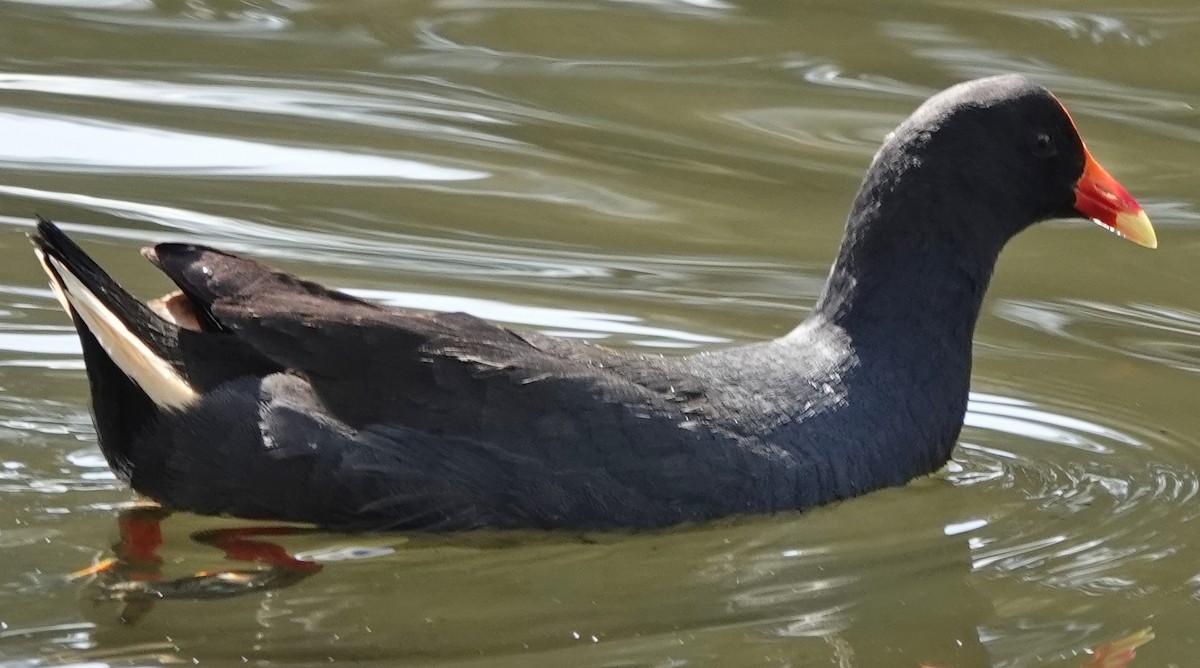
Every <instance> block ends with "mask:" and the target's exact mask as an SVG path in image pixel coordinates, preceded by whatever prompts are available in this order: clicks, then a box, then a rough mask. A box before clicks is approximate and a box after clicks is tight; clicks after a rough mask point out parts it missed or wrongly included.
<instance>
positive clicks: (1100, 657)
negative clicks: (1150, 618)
mask: <svg viewBox="0 0 1200 668" xmlns="http://www.w3.org/2000/svg"><path fill="white" fill-rule="evenodd" d="M1151 640H1154V630H1153V629H1148V628H1146V629H1142V630H1141V631H1135V632H1133V633H1131V634H1129V635H1127V636H1125V637H1123V638H1118V639H1117V640H1114V641H1112V642H1106V643H1104V644H1103V645H1101V646H1099V647H1097V648H1096V649H1094V650H1092V651H1091V652H1090V653H1089V658H1088V660H1087V663H1085V664H1083V668H1126V667H1127V666H1128V665H1129V662H1130V661H1133V659H1134V658H1136V657H1137V648H1139V647H1141V646H1142V645H1145V644H1146V643H1148V642H1150V641H1151ZM921 668H939V667H938V666H931V665H929V664H921Z"/></svg>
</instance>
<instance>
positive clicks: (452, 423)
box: [147, 244, 694, 442]
mask: <svg viewBox="0 0 1200 668" xmlns="http://www.w3.org/2000/svg"><path fill="white" fill-rule="evenodd" d="M147 255H148V257H150V259H151V260H152V261H153V262H154V263H155V264H156V265H158V266H159V267H160V268H161V269H162V270H163V271H164V272H165V273H167V275H168V276H170V277H171V279H172V280H174V281H175V283H176V284H177V285H179V287H180V289H181V290H182V291H183V293H184V294H185V295H187V297H188V298H189V300H190V302H191V303H192V305H193V307H194V309H195V310H196V311H197V320H199V321H200V322H201V323H207V324H204V326H205V327H211V328H216V329H219V330H221V331H223V332H226V333H230V334H233V335H234V336H236V337H237V338H238V339H240V340H241V341H244V342H245V343H247V344H249V345H250V346H251V347H253V348H254V349H256V350H257V351H258V352H260V353H261V354H262V355H264V356H265V357H267V358H269V359H271V360H272V361H274V362H275V363H277V364H279V365H280V366H281V367H283V368H285V369H288V370H290V371H292V372H293V373H297V374H299V375H302V376H304V377H305V378H307V379H308V381H309V382H310V383H311V385H312V386H313V388H314V390H315V391H316V392H317V393H318V395H319V396H320V398H321V400H322V401H323V402H324V404H325V405H326V406H327V407H328V408H329V410H330V411H331V412H332V413H334V414H335V415H336V417H337V418H338V419H340V420H342V421H344V422H346V423H347V424H351V425H367V424H379V423H385V424H403V425H405V426H407V427H410V428H415V429H421V430H425V431H429V432H431V433H440V434H446V435H453V436H465V437H472V438H475V437H487V438H489V440H494V439H497V438H499V439H502V440H513V441H517V440H520V441H528V440H529V439H539V440H542V441H577V442H582V441H594V440H596V439H601V438H610V439H617V438H620V439H621V440H630V439H632V438H634V437H635V435H634V434H633V433H631V430H632V431H636V428H637V425H638V424H639V423H637V420H639V419H641V420H645V419H648V418H650V417H654V418H661V417H663V416H672V417H671V418H670V419H674V417H676V416H678V417H680V418H682V416H683V412H682V407H681V403H680V401H679V397H677V396H675V395H673V394H672V392H671V391H669V390H670V388H674V387H676V386H678V387H679V388H686V387H691V386H693V385H694V382H689V381H688V379H680V380H679V382H673V381H672V379H671V378H668V377H667V376H669V375H671V374H670V373H669V372H668V371H665V370H664V371H663V372H662V373H654V374H647V373H646V372H645V370H644V369H643V370H642V371H641V372H640V374H639V376H641V377H639V378H633V377H630V376H629V375H628V374H623V373H621V372H620V371H619V370H620V369H622V368H628V367H629V365H628V364H624V365H623V364H612V363H611V362H613V361H615V360H622V361H624V357H625V356H623V355H622V354H621V353H618V352H616V351H612V350H608V349H605V348H601V347H598V346H591V345H587V344H583V343H577V344H576V343H565V342H562V341H558V340H555V342H554V345H553V346H539V345H537V342H538V341H539V340H544V339H541V338H540V337H522V336H521V335H518V334H516V333H514V332H512V331H510V330H508V329H505V328H503V327H500V326H497V325H494V324H491V323H488V322H486V321H484V320H481V319H479V318H476V317H474V316H470V315H467V314H463V313H432V314H431V313H417V312H411V311H405V310H400V309H394V308H387V307H382V306H379V305H376V304H372V303H369V302H365V301H362V300H359V299H356V298H354V297H351V296H349V295H346V294H344V293H341V292H337V291H334V290H330V289H328V288H325V287H322V286H320V285H318V284H316V283H311V282H308V281H304V280H301V279H298V278H296V277H294V276H292V275H289V274H285V273H282V272H278V271H275V270H273V269H270V268H268V267H266V266H264V265H262V264H260V263H258V262H255V261H253V260H247V259H245V258H240V257H237V256H235V255H231V254H228V253H224V252H221V251H216V250H212V249H209V248H205V247H201V246H193V245H186V244H160V245H158V246H156V247H155V248H154V249H153V251H150V252H148V253H147ZM648 380H652V381H653V382H648ZM692 398H693V399H694V397H692ZM638 416H641V417H640V418H639V417H638ZM631 420H633V421H634V423H633V424H629V423H630V421H631ZM606 431H612V432H613V433H607V434H606V433H604V432H606ZM616 432H622V433H620V434H618V433H616Z"/></svg>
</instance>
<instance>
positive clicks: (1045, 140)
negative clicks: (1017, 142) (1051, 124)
mask: <svg viewBox="0 0 1200 668" xmlns="http://www.w3.org/2000/svg"><path fill="white" fill-rule="evenodd" d="M1032 148H1033V154H1034V155H1036V156H1037V157H1039V158H1049V157H1050V156H1052V155H1057V154H1058V147H1057V146H1055V145H1054V139H1053V138H1052V137H1051V136H1050V135H1048V134H1046V133H1045V132H1039V133H1037V134H1036V135H1034V136H1033V145H1032Z"/></svg>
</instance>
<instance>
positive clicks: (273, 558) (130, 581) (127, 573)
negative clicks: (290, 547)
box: [72, 506, 323, 624]
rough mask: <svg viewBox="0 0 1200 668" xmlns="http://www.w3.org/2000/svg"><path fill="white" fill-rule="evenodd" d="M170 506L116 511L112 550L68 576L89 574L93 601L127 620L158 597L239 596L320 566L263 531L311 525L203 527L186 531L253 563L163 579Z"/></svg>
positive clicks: (282, 532) (287, 532) (285, 583)
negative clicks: (116, 528) (109, 605)
mask: <svg viewBox="0 0 1200 668" xmlns="http://www.w3.org/2000/svg"><path fill="white" fill-rule="evenodd" d="M168 515H170V511H169V510H166V509H163V508H159V507H157V506H140V507H137V508H131V509H127V510H124V511H122V512H121V515H120V517H119V518H118V526H119V530H120V534H119V538H118V539H117V542H116V543H115V544H114V545H113V552H114V555H115V556H112V557H109V558H107V559H104V560H101V561H99V562H97V563H96V564H95V565H93V566H91V567H89V568H86V569H83V570H81V571H78V572H76V573H74V574H73V575H72V578H73V579H82V578H87V577H95V581H94V582H93V583H91V587H92V588H93V589H94V593H93V594H92V596H91V598H92V600H93V601H94V602H96V603H97V604H100V603H106V602H117V603H119V604H120V605H121V608H120V611H119V618H120V620H121V621H122V622H125V623H127V624H132V623H134V622H136V621H137V620H138V619H140V618H141V617H142V616H143V615H145V614H146V613H148V612H150V611H151V610H152V609H153V608H154V605H155V604H156V603H157V602H158V601H162V600H168V599H183V600H201V599H222V598H230V597H233V596H241V595H243V594H249V593H252V592H258V591H269V590H275V589H283V588H284V587H290V586H292V585H294V584H296V583H297V582H300V581H301V580H304V579H306V578H308V577H309V576H311V575H313V574H315V573H317V572H318V571H320V570H321V568H322V567H323V565H322V564H320V563H317V562H315V561H306V560H303V559H297V558H295V557H293V556H292V555H290V554H288V553H287V551H286V550H285V549H284V548H283V547H282V546H280V545H279V544H277V543H273V542H271V541H269V540H266V538H268V537H282V536H295V535H300V534H309V533H313V532H314V531H315V530H313V529H305V528H299V527H289V526H261V527H260V526H255V527H237V528H230V529H208V530H205V531H197V532H195V533H193V534H192V535H191V538H192V540H194V541H196V542H198V543H202V544H204V545H210V546H212V547H215V548H217V549H220V550H222V551H224V552H225V557H226V559H229V560H231V561H239V562H248V563H251V564H254V566H252V567H248V568H221V569H216V570H204V571H198V572H195V573H191V574H188V575H184V576H182V577H177V578H173V579H167V577H166V576H165V574H164V573H163V568H162V566H163V560H162V557H160V556H159V555H158V549H159V547H161V546H162V543H163V538H162V526H161V522H162V520H163V519H165V518H166V517H167V516H168Z"/></svg>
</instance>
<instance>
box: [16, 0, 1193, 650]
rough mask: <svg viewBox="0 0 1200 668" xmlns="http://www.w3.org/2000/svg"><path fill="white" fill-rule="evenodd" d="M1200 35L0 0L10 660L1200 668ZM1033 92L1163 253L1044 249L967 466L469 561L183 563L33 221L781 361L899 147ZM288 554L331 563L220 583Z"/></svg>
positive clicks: (801, 10)
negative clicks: (1105, 662) (986, 95)
mask: <svg viewBox="0 0 1200 668" xmlns="http://www.w3.org/2000/svg"><path fill="white" fill-rule="evenodd" d="M1198 40H1200V9H1197V8H1196V6H1195V5H1194V3H1190V2H1182V1H1177V2H1170V1H1162V2H1159V1H1154V2H1148V3H1147V2H1142V3H1134V2H1129V1H1128V0H1118V1H1117V2H1115V3H1108V4H1105V5H1088V4H1080V3H1075V2H1060V3H1059V4H1057V5H1048V4H1046V3H1043V2H1033V1H1032V0H1029V1H1025V2H1023V1H1021V0H1003V1H1001V2H986V3H985V2H968V1H966V0H960V1H958V2H954V1H948V2H908V3H903V4H901V3H884V2H861V3H846V2H834V1H832V0H829V1H818V2H806V3H788V2H773V3H768V2H758V3H751V2H732V1H727V0H675V1H671V0H634V1H628V0H626V1H612V2H603V1H599V0H595V1H593V0H571V1H569V2H568V1H566V0H563V1H560V2H550V1H541V0H531V1H520V2H477V1H474V0H441V1H440V2H407V3H397V2H384V1H381V0H276V1H267V0H258V1H254V2H251V1H249V0H246V1H240V0H0V44H3V45H4V46H3V48H0V260H2V261H0V498H2V499H3V502H2V503H0V547H2V548H3V554H4V555H5V559H4V564H3V566H0V662H2V663H4V664H5V665H18V666H19V665H46V664H49V665H60V664H72V665H88V666H93V665H158V664H166V663H184V664H187V663H191V662H193V661H195V662H199V663H201V664H215V665H229V664H240V663H242V662H243V661H245V662H250V663H256V664H260V665H262V664H267V663H271V664H313V665H315V664H325V663H328V661H329V660H330V659H334V660H341V661H358V662H362V663H367V664H375V665H388V666H390V665H397V664H403V665H439V666H467V665H477V666H683V665H728V666H751V665H791V666H816V665H831V666H857V667H870V666H914V667H915V666H917V665H920V664H921V663H923V662H924V663H929V664H931V665H938V666H944V667H946V668H949V667H952V666H954V667H964V668H965V667H968V666H1013V667H1016V666H1040V665H1061V666H1082V665H1084V663H1085V662H1086V661H1087V651H1088V650H1089V649H1092V648H1095V647H1097V646H1100V645H1102V644H1103V643H1106V642H1109V641H1111V640H1113V639H1115V638H1119V637H1122V636H1126V635H1128V634H1129V633H1130V632H1132V631H1135V630H1137V629H1141V628H1145V627H1153V628H1154V632H1155V635H1156V638H1155V640H1154V641H1153V642H1151V643H1150V644H1148V645H1146V646H1145V647H1143V648H1141V649H1140V650H1139V651H1138V658H1137V659H1136V660H1135V662H1134V664H1133V665H1135V666H1138V665H1144V666H1171V665H1176V666H1188V665H1192V664H1194V663H1196V661H1197V659H1198V658H1200V650H1198V649H1197V648H1196V647H1195V643H1194V641H1193V638H1194V637H1195V628H1194V627H1195V624H1194V620H1195V619H1196V609H1197V605H1200V603H1198V602H1197V599H1198V598H1200V565H1198V563H1197V561H1196V559H1195V556H1194V555H1195V554H1196V553H1197V549H1198V548H1200V534H1198V533H1197V529H1196V527H1197V524H1196V523H1195V522H1194V520H1195V519H1196V515H1197V514H1198V513H1200V500H1198V499H1197V498H1196V497H1197V493H1198V492H1200V473H1198V472H1200V449H1198V448H1197V443H1196V440H1197V439H1196V438H1195V435H1196V434H1197V433H1200V412H1197V410H1196V406H1197V400H1196V397H1197V396H1200V392H1198V390H1200V378H1198V377H1197V372H1200V298H1198V297H1197V292H1196V290H1195V286H1196V285H1197V275H1196V269H1195V267H1196V266H1197V265H1196V262H1195V257H1196V253H1198V252H1200V234H1198V233H1197V224H1198V222H1200V217H1198V214H1197V211H1200V209H1198V208H1197V206H1196V204H1197V202H1196V196H1195V192H1196V188H1195V184H1196V183H1197V177H1198V176H1200V168H1198V167H1197V165H1198V164H1200V160H1198V159H1197V155H1200V148H1198V144H1200V120H1198V118H1200V117H1198V116H1197V114H1196V111H1195V106H1196V105H1197V103H1200V87H1198V86H1197V80H1196V75H1195V70H1194V64H1195V44H1196V43H1197V42H1198ZM1002 71H1018V72H1023V73H1026V74H1029V75H1031V76H1033V77H1035V78H1036V79H1037V80H1038V81H1040V82H1042V83H1044V84H1046V85H1048V86H1050V87H1051V88H1053V89H1054V90H1055V91H1056V92H1057V93H1059V94H1060V96H1061V97H1062V98H1063V99H1064V100H1065V102H1066V103H1067V105H1068V106H1069V107H1070V108H1071V109H1072V111H1073V112H1074V114H1075V117H1076V120H1077V122H1078V124H1079V126H1080V128H1081V130H1082V132H1083V133H1084V135H1085V137H1086V139H1087V141H1088V143H1089V146H1090V147H1091V149H1092V150H1093V152H1094V153H1095V154H1096V155H1097V156H1098V157H1099V158H1100V160H1101V161H1102V162H1104V164H1105V165H1106V166H1107V167H1108V168H1109V170H1110V171H1111V172H1113V173H1114V174H1115V175H1117V176H1118V177H1119V178H1120V179H1121V181H1122V182H1123V183H1124V184H1125V185H1126V186H1127V187H1128V188H1129V189H1130V190H1131V191H1132V192H1133V193H1134V194H1135V195H1136V196H1138V198H1139V200H1141V201H1142V202H1143V204H1145V205H1146V208H1147V210H1148V212H1149V214H1150V216H1151V218H1152V219H1153V220H1154V221H1155V224H1156V226H1157V227H1158V229H1159V237H1160V240H1161V248H1160V250H1159V251H1157V252H1155V253H1149V252H1147V251H1142V250H1140V249H1138V248H1135V247H1133V246H1132V245H1130V244H1124V243H1121V242H1120V241H1119V240H1116V239H1115V238H1112V237H1111V236H1110V235H1106V234H1103V233H1101V232H1100V231H1099V230H1096V229H1093V228H1092V227H1091V226H1086V225H1082V224H1067V223H1054V224H1049V225H1045V226H1041V227H1040V228H1039V229H1037V230H1033V231H1031V232H1029V233H1027V234H1025V235H1023V236H1022V237H1021V238H1019V239H1018V240H1016V241H1015V242H1014V243H1013V244H1011V245H1010V248H1009V249H1008V250H1007V251H1006V253H1005V256H1004V258H1002V261H1001V266H1000V268H999V273H998V275H997V277H996V280H995V282H994V284H993V288H992V291H991V297H990V299H989V301H988V303H987V305H986V307H985V313H984V315H983V316H982V319H981V323H980V329H979V333H978V336H977V341H978V345H977V351H976V353H977V354H976V371H975V379H974V390H975V393H974V394H973V397H972V402H971V406H970V413H969V415H968V418H967V427H966V429H965V430H964V433H963V436H962V443H961V446H960V447H959V449H958V450H957V451H956V454H955V459H954V461H953V462H952V464H951V465H950V466H949V467H948V468H947V469H946V470H945V471H943V472H942V473H939V474H938V475H936V476H932V477H930V478H928V479H924V480H919V481H916V482H914V483H912V484H910V485H909V486H908V487H906V488H903V489H897V490H888V491H885V492H882V493H878V494H874V495H871V496H868V497H865V498H862V499H857V500H854V501H851V502H847V503H843V504H840V505H837V506H834V507H829V508H824V509H820V510H816V511H812V512H809V513H805V514H802V515H801V514H783V515H780V516H776V517H771V518H742V519H736V520H730V521H726V522H719V523H716V524H713V525H709V526H702V527H683V528H678V529H675V530H671V531H665V532H658V533H651V534H640V535H605V534H599V535H592V534H587V535H576V534H565V533H563V534H521V533H515V534H513V533H501V534H489V533H482V534H472V535H469V536H448V537H429V536H419V535H415V536H407V535H367V536H346V535H335V534H323V533H312V532H300V533H286V534H278V533H275V532H274V529H270V530H264V529H263V527H262V525H254V524H247V523H242V522H237V521H234V520H222V519H213V518H198V517H193V516H187V515H175V516H171V517H168V518H166V519H164V520H163V521H162V522H161V531H162V544H161V546H159V547H158V548H157V550H156V553H157V555H158V557H161V561H155V560H154V559H152V558H150V556H149V555H148V554H146V553H140V552H138V551H137V550H136V549H133V548H131V545H134V544H135V543H136V542H137V541H135V540H134V538H135V537H136V536H141V537H142V538H145V536H146V535H152V534H153V529H151V528H149V527H150V526H152V524H153V523H145V522H144V520H143V519H138V518H141V517H142V513H144V511H141V510H137V509H134V508H132V501H133V497H132V495H131V494H130V492H129V491H128V490H127V489H126V488H125V487H124V485H122V484H120V483H119V482H118V481H116V480H115V478H114V477H113V476H112V475H111V474H110V473H109V472H108V470H107V468H106V467H105V465H104V462H103V460H102V458H101V457H100V454H99V451H98V450H97V448H96V445H95V435H94V432H93V429H92V427H91V423H90V420H89V417H88V414H87V393H86V392H87V391H86V383H85V381H84V377H83V371H82V364H81V360H80V358H79V348H78V344H77V342H76V339H75V336H74V334H73V332H72V330H71V329H70V327H69V326H68V324H67V322H66V320H65V318H64V317H63V316H62V314H61V312H60V311H59V309H58V306H57V304H56V303H55V301H54V299H53V297H52V295H51V294H50V293H49V291H48V290H47V289H46V286H45V281H44V279H43V277H42V275H41V273H40V271H39V269H38V268H37V265H36V263H35V262H34V261H33V259H32V257H31V255H30V253H29V248H28V246H27V245H26V242H25V240H24V238H23V236H22V235H23V233H24V232H25V231H27V230H28V228H29V226H30V218H31V214H32V213H34V212H38V213H41V214H43V215H46V216H49V217H52V218H55V219H58V220H62V221H63V222H64V223H65V226H66V227H67V228H68V229H69V230H71V231H73V232H75V233H77V234H78V235H79V237H80V238H81V239H82V240H83V241H84V242H85V243H86V244H87V246H88V247H89V249H94V250H95V251H96V255H97V257H98V259H99V260H100V261H101V262H102V263H103V264H105V265H108V266H112V267H113V268H114V271H115V272H116V273H117V274H118V275H119V276H120V277H121V278H122V280H123V281H124V282H125V283H126V285H128V286H129V287H130V288H131V289H133V290H134V291H136V292H140V293H142V294H146V295H152V294H154V293H157V292H160V291H162V290H163V289H164V287H165V286H164V282H163V281H162V280H161V279H160V278H159V277H158V276H157V275H156V272H155V270H154V269H153V268H151V267H149V266H148V265H146V264H145V263H144V262H142V261H141V259H140V257H139V256H138V255H137V253H136V249H137V248H138V247H139V246H141V245H144V244H146V243H149V242H152V241H155V240H161V239H168V238H169V239H176V240H193V241H200V240H202V241H204V242H206V243H211V244H215V245H220V246H224V247H227V248H231V249H235V250H240V251H243V252H247V253H252V254H254V255H255V256H257V257H261V258H265V259H267V260H269V261H271V262H273V263H275V264H277V265H279V266H281V267H284V268H286V269H289V270H293V271H297V272H300V273H303V274H305V275H308V276H312V277H314V278H316V279H319V280H322V281H324V282H327V283H330V284H333V285H337V286H340V287H343V288H345V289H348V290H350V291H352V292H355V293H356V294H359V295H361V296H365V297H368V298H372V299H378V300H380V301H383V302H387V303H391V304H397V305H402V306H410V307H416V308H428V309H439V310H466V311H469V312H472V313H476V314H478V315H481V316H484V317H488V318H492V319H495V320H499V321H502V322H506V323H511V324H512V325H514V326H517V327H522V328H532V329H536V330H539V331H545V332H552V333H555V334H560V335H565V336H579V337H586V338H589V339H595V340H603V341H604V342H606V343H608V344H611V345H616V346H632V347H640V348H654V349H672V348H674V349H682V350H692V349H697V348H705V347H712V346H720V345H723V344H725V343H727V342H735V341H747V340H757V339H764V338H768V337H771V336H775V335H778V334H780V333H782V332H784V331H786V330H788V329H790V327H791V326H792V325H793V324H794V323H795V322H796V321H797V320H798V319H799V318H800V317H802V315H803V313H804V311H805V309H806V308H807V307H808V306H809V305H810V304H811V303H812V301H813V299H815V297H816V295H817V293H818V291H819V290H820V286H821V283H822V281H823V279H824V276H825V272H826V269H827V266H828V262H829V258H830V256H831V255H832V253H833V250H834V248H835V245H836V243H837V240H838V237H839V235H840V231H841V221H842V218H843V216H844V212H845V209H846V206H847V203H848V201H849V199H850V197H851V195H852V194H853V191H854V189H855V187H856V185H857V180H858V178H859V176H860V174H861V172H862V170H863V169H864V168H865V166H866V163H867V162H868V160H869V159H870V156H871V154H872V153H873V151H874V150H875V147H876V146H877V145H878V143H879V141H880V140H881V139H882V138H883V137H884V136H885V135H886V133H887V132H888V131H890V129H891V128H892V127H893V126H894V125H895V124H896V123H897V122H898V121H899V120H901V119H902V118H903V117H904V116H905V115H907V113H908V112H909V111H911V110H912V109H913V108H914V107H915V106H916V105H917V104H918V103H919V102H920V101H921V100H922V99H923V98H924V97H926V96H927V95H929V94H931V93H932V92H934V91H936V90H938V89H941V88H943V87H945V86H947V85H950V84H952V83H954V82H957V81H960V80H962V79H964V78H969V77H974V76H979V75H985V74H991V73H996V72H1002ZM665 352H667V353H670V351H669V350H668V351H665ZM246 527H257V528H256V529H255V531H256V532H259V533H246V534H243V533H237V532H232V533H231V531H232V530H235V529H236V530H239V531H240V530H243V529H245V528H246ZM147 532H149V533H147ZM260 534H261V535H260ZM231 536H233V537H234V538H230V537H231ZM230 540H232V541H233V542H229V541H230ZM264 544H267V545H269V544H276V545H278V546H279V547H280V548H281V549H280V550H279V554H282V553H283V552H284V551H286V552H287V553H290V554H293V555H299V556H300V557H302V559H303V560H304V561H303V562H302V563H303V564H317V565H319V568H315V567H314V568H309V567H308V566H299V567H298V566H297V565H296V563H295V562H294V561H293V560H289V559H287V558H280V559H281V560H277V561H273V562H272V563H273V564H274V565H273V566H270V567H268V566H266V565H262V564H259V565H254V564H251V563H247V562H239V561H235V560H230V559H227V558H226V557H227V555H229V554H233V555H235V556H236V555H238V554H242V555H243V556H244V554H246V553H247V551H249V552H250V553H253V554H265V552H262V553H260V552H258V550H265V549H269V548H263V547H262V545H264ZM114 554H115V555H118V556H121V557H122V564H123V565H122V567H121V569H118V571H116V575H114V574H112V573H110V574H107V575H101V576H96V577H83V578H79V579H75V580H71V579H70V578H69V577H68V576H69V575H70V574H71V573H72V572H75V571H78V570H80V569H83V568H86V567H87V566H88V565H89V564H92V563H94V562H98V561H101V560H104V559H108V558H110V557H112V556H113V555H114ZM272 554H275V553H274V552H272ZM275 558H276V557H272V559H275ZM122 569H123V570H122ZM235 571H242V572H235ZM197 573H204V574H203V575H196V574H197Z"/></svg>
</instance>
